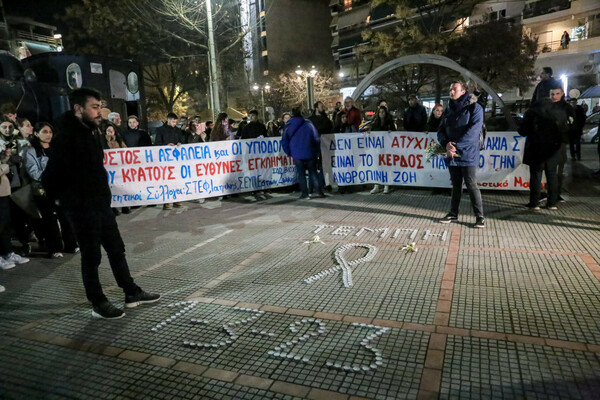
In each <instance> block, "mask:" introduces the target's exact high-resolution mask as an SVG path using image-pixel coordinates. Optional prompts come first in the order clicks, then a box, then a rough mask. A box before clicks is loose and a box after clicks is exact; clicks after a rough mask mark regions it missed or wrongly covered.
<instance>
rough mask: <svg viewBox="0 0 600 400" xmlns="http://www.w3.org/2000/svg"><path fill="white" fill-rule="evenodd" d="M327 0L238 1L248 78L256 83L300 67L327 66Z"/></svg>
mask: <svg viewBox="0 0 600 400" xmlns="http://www.w3.org/2000/svg"><path fill="white" fill-rule="evenodd" d="M328 3H329V0H240V10H241V14H242V15H241V18H242V29H247V30H250V34H248V35H247V36H246V37H245V38H244V39H245V40H244V50H245V53H246V56H247V58H246V70H247V71H248V75H249V80H250V81H251V82H257V83H259V84H262V83H267V82H268V81H269V79H275V78H276V77H277V76H278V75H279V74H282V73H286V72H293V71H295V70H296V67H297V66H298V65H301V66H302V67H303V68H310V67H311V66H312V65H316V66H323V67H324V66H331V63H332V60H331V52H330V51H329V44H330V43H331V40H332V39H331V34H330V32H329V28H328V27H329V21H330V19H331V16H330V14H329V9H328V8H327V5H328Z"/></svg>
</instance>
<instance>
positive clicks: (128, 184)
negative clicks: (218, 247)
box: [104, 138, 296, 207]
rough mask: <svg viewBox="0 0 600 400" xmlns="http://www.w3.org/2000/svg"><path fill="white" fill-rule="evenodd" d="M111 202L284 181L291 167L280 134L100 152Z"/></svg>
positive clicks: (289, 179) (219, 192)
mask: <svg viewBox="0 0 600 400" xmlns="http://www.w3.org/2000/svg"><path fill="white" fill-rule="evenodd" d="M104 166H105V168H106V171H107V173H108V181H109V184H110V189H111V192H112V206H113V207H121V206H136V205H148V204H163V203H172V202H179V201H188V200H194V199H200V198H205V197H215V196H223V195H227V194H233V193H243V192H251V191H256V190H264V189H268V188H275V187H283V186H289V185H292V184H294V183H295V182H296V167H295V166H294V162H293V160H292V158H291V157H288V156H287V155H285V153H284V152H283V149H282V148H281V138H264V139H247V140H228V141H223V142H211V143H198V144H186V145H181V146H157V147H137V148H126V149H111V150H105V151H104Z"/></svg>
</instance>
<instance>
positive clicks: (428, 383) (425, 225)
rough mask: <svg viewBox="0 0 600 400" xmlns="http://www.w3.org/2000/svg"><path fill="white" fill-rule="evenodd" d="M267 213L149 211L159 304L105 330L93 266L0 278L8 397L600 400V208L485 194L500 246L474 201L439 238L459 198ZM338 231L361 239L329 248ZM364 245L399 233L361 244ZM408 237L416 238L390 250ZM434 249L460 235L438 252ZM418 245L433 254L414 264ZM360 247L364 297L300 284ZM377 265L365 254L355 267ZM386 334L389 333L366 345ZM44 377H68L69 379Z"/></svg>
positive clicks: (137, 267) (415, 197)
mask: <svg viewBox="0 0 600 400" xmlns="http://www.w3.org/2000/svg"><path fill="white" fill-rule="evenodd" d="M599 198H600V197H599ZM271 200H272V202H271ZM271 200H269V202H270V203H269V202H265V203H264V204H262V203H261V204H260V205H259V204H247V203H245V202H244V200H241V199H238V200H234V199H231V201H223V202H217V201H209V202H208V203H209V205H210V206H211V207H214V208H211V209H210V210H209V209H208V208H203V207H200V205H195V204H191V206H190V208H188V209H186V210H184V211H183V212H182V213H181V214H176V213H164V212H162V211H160V210H158V209H152V208H142V209H140V210H136V211H134V213H133V214H132V215H131V216H128V217H127V218H123V219H119V225H120V227H121V229H122V233H123V236H124V238H125V242H126V248H127V256H128V260H129V263H130V265H131V270H132V272H133V273H134V274H135V280H136V283H138V284H139V285H140V286H142V287H144V288H145V289H147V290H150V291H158V292H160V293H161V294H162V299H161V301H160V302H158V303H155V304H150V305H143V306H141V307H137V308H134V309H127V310H126V313H127V315H126V317H125V318H123V319H120V320H115V321H99V320H94V319H92V318H91V315H90V309H91V308H90V306H89V304H88V302H87V301H86V299H85V294H84V290H83V286H82V284H81V276H80V267H79V263H80V257H78V256H76V257H66V258H65V259H64V260H62V261H61V260H59V261H56V260H41V259H34V260H33V261H32V262H31V263H30V264H28V265H27V266H26V267H24V268H15V269H14V270H11V271H8V272H2V275H1V276H0V279H1V281H2V284H3V285H4V286H6V287H7V292H6V293H3V294H2V295H1V296H0V314H2V318H0V377H2V378H0V397H6V398H48V399H55V398H56V399H62V398H104V399H130V398H178V399H196V398H215V399H216V398H240V399H264V398H281V399H288V398H293V397H294V396H300V397H308V398H319V397H323V398H334V397H339V398H371V399H397V398H407V399H411V398H417V397H418V398H430V397H428V396H436V395H437V394H438V392H439V398H442V399H455V398H458V399H462V398H469V399H481V398H492V399H493V398H540V399H541V398H544V399H545V398H593V396H594V395H595V394H596V393H600V388H598V385H597V382H598V381H600V378H599V376H598V372H597V371H599V370H600V368H599V367H600V366H599V365H598V364H599V363H600V361H599V360H600V359H599V358H598V354H600V350H599V349H600V347H598V346H600V325H598V321H600V281H599V280H598V278H597V277H596V276H595V275H594V272H595V271H596V270H597V265H598V262H599V261H600V246H599V245H598V243H600V233H599V232H598V230H597V224H598V222H599V219H598V217H599V210H600V208H599V207H598V206H599V205H600V200H597V199H596V197H593V196H585V197H583V196H582V197H579V198H576V199H574V200H570V201H569V202H568V203H567V204H566V205H565V206H563V207H561V210H559V212H558V213H553V214H550V213H548V212H545V211H542V212H540V213H538V214H536V215H532V213H528V212H526V211H524V210H522V209H519V208H517V205H520V204H521V203H525V202H526V200H527V194H526V193H518V192H508V193H507V192H497V193H496V192H484V202H485V209H486V213H487V214H488V221H489V224H488V227H487V228H486V230H473V229H471V228H470V227H469V225H468V224H470V223H471V222H474V218H473V217H472V215H471V210H470V204H469V200H468V199H467V198H466V196H465V198H464V199H463V201H462V202H461V209H460V212H461V219H460V221H459V223H458V224H452V226H451V227H447V226H441V225H440V224H438V223H437V222H436V220H437V218H439V217H440V216H442V215H443V210H446V209H447V206H448V204H449V198H448V197H447V196H446V195H432V194H431V193H430V191H429V190H423V189H411V188H397V190H396V191H394V192H393V193H392V194H391V195H389V196H370V195H367V194H366V193H363V192H358V193H354V194H349V195H344V196H334V197H333V198H328V199H325V200H323V201H316V202H315V203H307V204H300V203H298V202H294V201H291V198H290V197H289V196H287V195H282V196H281V197H277V198H275V199H271ZM319 224H327V225H332V227H327V228H325V229H323V230H322V231H321V232H319V233H318V234H319V236H320V237H321V239H322V240H323V241H324V243H325V244H306V243H304V242H305V241H307V240H310V239H311V238H312V237H313V236H314V230H315V229H317V228H316V225H319ZM341 225H345V226H354V228H353V229H351V230H350V232H349V233H348V234H347V235H333V234H332V232H334V231H335V229H337V228H339V227H340V226H341ZM362 227H367V228H370V229H378V228H381V229H384V228H389V230H388V232H387V233H386V235H385V236H383V234H382V232H383V230H381V231H373V232H370V231H368V230H364V229H363V230H362V232H361V234H360V235H359V236H357V233H358V232H360V231H361V228H362ZM395 228H400V229H405V230H402V231H399V234H398V236H397V237H396V238H394V237H392V235H393V234H394V229H395ZM414 229H416V230H417V233H416V235H415V236H414V237H413V238H412V239H411V235H412V234H413V232H414ZM426 231H429V232H430V234H434V235H435V234H439V235H443V233H444V232H446V235H447V236H446V239H445V240H442V238H441V236H431V235H429V236H428V238H427V239H424V237H425V232H426ZM220 235H221V236H220ZM214 238H217V239H214ZM573 238H577V240H573ZM412 241H415V242H416V243H417V248H418V252H416V253H406V252H404V251H401V248H402V247H403V246H405V245H406V244H408V243H410V242H412ZM349 243H368V244H370V245H373V246H375V247H376V248H377V250H378V252H377V254H376V255H375V257H374V258H373V259H372V260H371V261H368V262H364V263H360V264H358V265H355V266H353V267H352V273H353V281H354V286H353V287H351V288H346V287H344V285H343V282H342V275H341V273H339V272H336V273H335V274H332V275H327V276H323V277H322V278H321V279H319V280H317V281H315V282H313V283H311V284H307V283H305V282H304V279H306V278H307V277H309V276H311V275H313V274H318V273H320V272H322V271H325V270H328V269H329V268H332V267H335V266H336V265H337V264H338V261H337V260H336V258H335V252H336V250H337V249H338V248H339V247H340V246H342V245H344V244H349ZM366 254H367V250H366V249H364V248H351V249H348V250H347V251H346V252H345V253H344V257H345V258H346V260H348V261H351V260H355V259H359V258H361V257H364V256H365V255H366ZM99 273H100V279H101V281H102V283H103V285H104V288H105V293H106V295H107V297H108V298H109V299H110V300H111V301H113V302H114V303H115V305H116V306H118V307H122V306H123V293H122V291H121V289H119V288H118V287H117V286H116V284H115V281H114V277H113V276H112V272H111V270H110V267H109V265H108V263H107V260H106V257H104V258H103V262H102V264H101V266H100V268H99ZM191 296H194V297H193V298H191ZM440 299H441V300H440ZM189 300H195V301H197V302H196V303H190V302H188V301H189ZM248 309H259V310H261V311H262V312H261V313H256V312H253V311H251V310H248ZM315 319H320V323H322V324H323V325H319V322H316V321H315ZM163 323H164V325H163ZM361 324H363V325H361ZM369 325H373V326H369ZM321 326H323V328H322V331H319V328H320V327H321ZM378 326H379V327H387V328H390V329H389V330H386V331H384V332H383V331H382V332H381V334H379V335H375V337H372V336H370V335H373V334H374V333H376V332H379V329H380V328H378ZM311 333H313V334H314V335H313V336H311V335H310V334H311ZM303 335H308V337H307V338H306V340H299V339H300V338H302V337H303ZM367 338H369V339H368V342H367V343H368V346H369V347H367V344H365V342H364V341H365V340H367ZM191 343H194V346H191ZM287 343H290V344H289V345H288V344H287ZM275 353H279V355H277V356H275ZM289 353H291V354H292V356H291V357H288V354H289ZM295 357H299V358H298V359H296V358H295ZM378 357H379V358H378ZM15 360H16V361H15ZM376 361H379V364H376V368H375V367H374V368H371V365H372V364H374V363H375V362H376ZM328 363H330V364H334V365H328ZM335 364H339V366H340V367H339V368H336V367H335ZM344 366H346V367H349V368H351V367H352V366H358V367H363V366H364V367H367V366H368V367H369V369H368V370H367V371H362V372H356V371H348V370H346V371H344V370H343V369H344V368H343V367H344ZM442 367H443V368H442ZM48 371H53V372H54V371H58V372H57V373H56V375H57V377H56V378H57V379H58V380H57V379H55V377H54V376H52V377H50V376H49V374H48ZM113 371H119V372H120V373H119V374H114V373H113ZM436 371H437V372H436ZM50 378H51V379H50ZM2 379H4V381H2ZM4 382H9V383H8V385H5V384H4ZM100 388H102V390H100ZM286 388H287V389H286ZM2 390H4V392H3V391H2Z"/></svg>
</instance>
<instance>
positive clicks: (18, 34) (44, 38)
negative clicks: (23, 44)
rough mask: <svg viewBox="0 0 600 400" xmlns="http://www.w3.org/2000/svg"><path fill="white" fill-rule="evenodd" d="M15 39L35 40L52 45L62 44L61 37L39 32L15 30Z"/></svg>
mask: <svg viewBox="0 0 600 400" xmlns="http://www.w3.org/2000/svg"><path fill="white" fill-rule="evenodd" d="M13 35H14V37H13V38H14V39H17V40H26V41H33V42H38V43H46V44H50V45H55V46H60V45H61V44H62V40H61V39H55V38H54V37H52V36H48V35H40V34H37V33H29V32H25V31H13Z"/></svg>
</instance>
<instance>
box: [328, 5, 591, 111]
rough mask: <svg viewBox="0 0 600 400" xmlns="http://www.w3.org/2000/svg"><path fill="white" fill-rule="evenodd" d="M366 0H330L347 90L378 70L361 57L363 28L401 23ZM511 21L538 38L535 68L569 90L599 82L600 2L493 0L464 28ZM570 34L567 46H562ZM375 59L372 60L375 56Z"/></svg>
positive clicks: (517, 95)
mask: <svg viewBox="0 0 600 400" xmlns="http://www.w3.org/2000/svg"><path fill="white" fill-rule="evenodd" d="M370 3H371V2H370V1H365V0H331V1H330V3H329V7H330V12H331V16H332V19H331V23H330V30H331V36H332V42H331V50H332V55H333V59H334V63H335V67H336V68H337V69H338V70H339V71H340V72H341V73H342V74H343V75H344V82H343V86H346V87H353V86H356V84H357V83H358V82H359V81H360V80H361V79H362V78H364V76H365V75H366V74H368V73H369V72H370V71H371V70H372V69H373V68H375V67H377V65H373V63H372V62H371V61H368V59H367V58H366V57H362V56H361V52H362V49H365V48H366V47H367V45H368V41H367V40H365V39H364V38H363V35H362V32H363V31H364V30H372V31H381V30H387V29H394V28H395V27H396V26H397V25H398V24H399V22H400V20H399V19H398V18H397V17H396V15H395V9H394V8H393V7H390V6H389V5H386V4H383V5H379V6H377V7H372V6H371V4H370ZM494 20H506V21H507V22H508V23H511V24H520V25H522V27H523V29H524V31H525V33H529V34H531V35H533V37H536V38H537V39H538V51H539V54H538V57H537V60H536V69H538V70H541V68H542V67H546V66H549V67H552V68H553V70H554V74H555V76H557V77H560V76H563V79H565V78H566V80H567V81H568V89H572V88H577V89H579V90H580V91H583V90H585V89H586V88H588V87H590V86H593V85H595V84H599V83H600V1H598V0H573V1H571V0H527V1H514V0H504V1H497V0H490V1H485V2H482V3H480V4H477V5H476V6H475V7H474V8H473V10H472V11H471V12H470V14H467V15H465V16H464V17H463V21H464V26H465V27H468V26H473V25H476V24H481V23H485V22H486V21H494ZM565 31H566V32H567V33H568V34H569V36H570V38H571V42H570V44H569V45H568V47H566V48H563V46H561V37H562V35H563V33H564V32H565ZM370 58H371V59H372V57H370ZM535 83H536V82H533V83H532V86H531V89H530V90H529V91H527V92H525V93H521V92H519V91H518V90H517V89H514V90H509V91H507V92H505V93H502V95H503V99H504V100H505V101H506V102H509V103H510V102H516V101H518V100H523V99H528V98H531V94H532V92H533V88H534V87H535Z"/></svg>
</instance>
